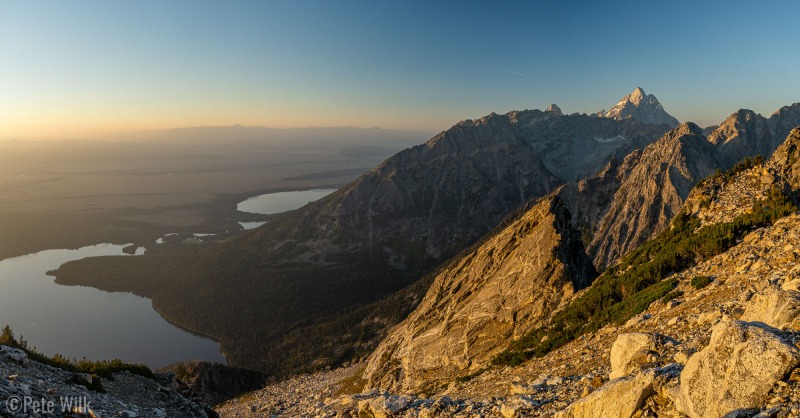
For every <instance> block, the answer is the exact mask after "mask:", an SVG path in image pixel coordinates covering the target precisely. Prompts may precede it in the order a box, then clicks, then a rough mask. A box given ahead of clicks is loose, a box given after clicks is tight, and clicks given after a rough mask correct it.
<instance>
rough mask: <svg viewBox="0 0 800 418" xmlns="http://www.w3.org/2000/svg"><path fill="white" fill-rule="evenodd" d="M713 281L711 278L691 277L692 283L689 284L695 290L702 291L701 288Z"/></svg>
mask: <svg viewBox="0 0 800 418" xmlns="http://www.w3.org/2000/svg"><path fill="white" fill-rule="evenodd" d="M713 281H714V278H713V277H709V276H695V277H692V281H691V282H690V283H691V285H692V286H693V287H694V288H695V289H698V290H699V289H702V288H704V287H706V286H708V285H709V284H710V283H711V282H713Z"/></svg>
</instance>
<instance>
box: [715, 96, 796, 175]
mask: <svg viewBox="0 0 800 418" xmlns="http://www.w3.org/2000/svg"><path fill="white" fill-rule="evenodd" d="M784 138H785V137H784ZM782 139H783V138H782ZM708 141H709V142H711V143H712V144H714V145H715V146H716V148H717V151H718V154H719V155H720V159H721V160H722V161H720V167H721V168H722V167H732V166H733V165H734V164H736V163H737V162H739V161H741V160H743V159H744V158H745V157H749V156H754V155H757V154H761V155H762V156H764V158H768V157H769V156H770V155H771V154H772V152H773V151H775V148H777V147H778V145H780V142H779V141H778V140H776V139H775V138H773V136H772V134H771V132H770V130H769V127H768V126H767V118H765V117H763V116H761V115H759V114H757V113H755V112H753V111H752V110H747V109H742V110H739V111H738V112H736V113H734V114H732V115H730V116H728V118H727V119H726V120H725V122H723V123H722V125H720V126H719V127H718V128H717V129H716V130H714V132H712V133H711V134H710V135H709V136H708Z"/></svg>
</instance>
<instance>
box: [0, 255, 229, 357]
mask: <svg viewBox="0 0 800 418" xmlns="http://www.w3.org/2000/svg"><path fill="white" fill-rule="evenodd" d="M124 247H125V245H111V244H100V245H94V246H89V247H83V248H80V249H77V250H47V251H42V252H38V253H35V254H28V255H25V256H21V257H15V258H9V259H5V260H0V326H3V325H6V324H8V325H10V326H11V328H12V329H13V330H14V332H15V333H16V335H17V337H19V336H20V335H21V336H24V337H25V339H26V340H28V343H29V344H30V345H32V346H35V347H36V348H37V349H38V350H39V351H41V352H43V353H45V354H48V355H53V354H55V353H60V354H63V355H66V356H69V357H76V358H81V357H84V356H85V357H87V358H90V359H98V360H99V359H113V358H120V359H122V360H125V361H128V362H138V363H145V364H147V365H148V366H150V367H161V366H165V365H167V364H170V363H174V362H177V361H185V360H194V359H203V360H208V361H217V362H224V361H225V359H224V357H223V356H222V354H221V353H220V350H219V344H217V343H216V342H214V341H212V340H210V339H207V338H202V337H198V336H196V335H193V334H190V333H188V332H185V331H183V330H181V329H180V328H177V327H175V326H173V325H171V324H170V323H168V322H167V321H165V320H164V319H163V318H161V316H159V315H158V313H156V312H155V311H154V310H153V309H152V305H151V304H150V300H149V299H146V298H141V297H138V296H135V295H131V294H122V293H108V292H103V291H100V290H97V289H94V288H90V287H79V286H61V285H58V284H56V283H55V282H54V278H53V277H51V276H47V275H46V274H45V273H46V272H47V271H49V270H54V269H56V268H58V267H59V266H60V265H61V264H63V263H65V262H67V261H70V260H78V259H81V258H85V257H95V256H102V255H124V254H123V252H122V249H123V248H124ZM137 253H139V251H137Z"/></svg>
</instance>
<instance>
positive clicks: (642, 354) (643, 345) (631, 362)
mask: <svg viewBox="0 0 800 418" xmlns="http://www.w3.org/2000/svg"><path fill="white" fill-rule="evenodd" d="M657 346H658V344H657V340H656V338H655V336H653V335H650V334H645V333H641V332H635V333H628V334H620V335H619V336H618V337H617V339H616V340H615V341H614V344H613V345H612V346H611V373H610V374H609V376H608V377H609V379H612V380H613V379H616V378H618V377H622V376H626V375H628V374H631V373H632V372H633V371H635V370H639V369H643V368H647V367H648V366H650V367H652V366H653V364H651V363H652V361H651V360H650V357H651V355H652V353H653V352H654V351H655V350H656V349H657V348H658V347H657Z"/></svg>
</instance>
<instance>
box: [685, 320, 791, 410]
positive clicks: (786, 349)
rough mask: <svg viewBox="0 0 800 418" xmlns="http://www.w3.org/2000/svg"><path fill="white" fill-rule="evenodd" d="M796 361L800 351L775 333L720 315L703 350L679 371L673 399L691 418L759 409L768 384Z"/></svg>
mask: <svg viewBox="0 0 800 418" xmlns="http://www.w3.org/2000/svg"><path fill="white" fill-rule="evenodd" d="M799 363H800V352H798V350H797V349H796V348H794V347H792V346H790V345H789V344H787V343H786V342H785V341H784V340H783V339H781V338H780V337H779V336H777V335H776V334H775V333H774V332H773V330H771V329H769V328H768V327H764V326H760V325H758V324H753V323H746V322H740V321H737V320H734V319H731V318H729V317H724V318H723V319H722V320H721V321H720V322H719V323H718V324H717V325H715V326H714V328H713V330H712V333H711V339H710V342H709V344H708V346H707V347H706V348H704V349H703V350H702V351H700V352H698V353H696V354H694V355H693V356H691V357H690V358H689V361H687V362H686V366H685V367H684V369H683V371H682V372H681V377H680V386H679V388H678V389H677V392H678V393H673V396H672V397H673V398H674V399H673V400H674V401H675V407H676V409H677V410H678V411H680V412H682V413H684V414H686V415H689V416H690V417H692V418H700V417H704V418H705V417H723V416H725V415H726V414H728V413H730V412H732V411H735V410H740V409H749V408H756V407H759V406H760V405H761V404H762V403H763V402H764V401H765V399H766V397H767V394H768V393H769V391H770V389H771V388H772V386H773V385H774V384H775V383H776V382H777V381H778V380H780V379H781V378H783V377H784V376H785V375H786V374H787V373H788V372H789V371H790V370H792V369H793V368H794V367H795V366H797V365H798V364H799Z"/></svg>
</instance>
